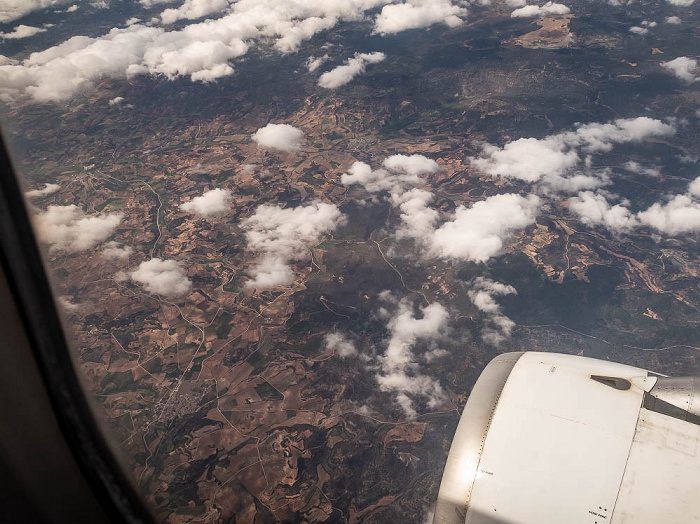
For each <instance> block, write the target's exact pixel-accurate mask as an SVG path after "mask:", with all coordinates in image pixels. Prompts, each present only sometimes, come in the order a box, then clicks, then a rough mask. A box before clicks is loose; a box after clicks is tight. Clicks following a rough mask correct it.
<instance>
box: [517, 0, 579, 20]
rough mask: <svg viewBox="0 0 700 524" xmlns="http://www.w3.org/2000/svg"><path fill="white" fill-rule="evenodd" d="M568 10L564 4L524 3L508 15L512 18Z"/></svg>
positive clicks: (545, 14) (560, 12) (552, 13)
mask: <svg viewBox="0 0 700 524" xmlns="http://www.w3.org/2000/svg"><path fill="white" fill-rule="evenodd" d="M569 12H570V10H569V8H568V7H566V6H565V5H564V4H555V3H554V2H547V3H546V4H544V5H542V6H538V5H526V6H525V7H521V8H519V9H516V10H515V11H513V12H512V13H511V14H510V16H511V17H513V18H533V17H535V16H549V15H565V14H568V13H569Z"/></svg>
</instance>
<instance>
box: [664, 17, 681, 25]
mask: <svg viewBox="0 0 700 524" xmlns="http://www.w3.org/2000/svg"><path fill="white" fill-rule="evenodd" d="M666 23H667V24H672V25H678V24H680V23H681V19H680V18H678V17H677V16H667V17H666Z"/></svg>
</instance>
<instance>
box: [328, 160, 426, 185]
mask: <svg viewBox="0 0 700 524" xmlns="http://www.w3.org/2000/svg"><path fill="white" fill-rule="evenodd" d="M439 169H440V166H439V165H438V163H437V162H435V160H432V159H430V158H428V157H425V156H422V155H393V156H390V157H388V158H387V159H386V160H384V162H383V163H382V168H380V169H372V168H371V166H370V165H369V164H366V163H364V162H355V163H354V164H353V165H352V166H351V167H350V169H348V172H347V173H343V174H342V175H341V177H340V183H341V184H343V185H344V186H352V185H360V186H362V187H364V188H365V190H366V191H369V192H370V193H376V192H378V191H383V190H388V191H391V192H392V193H401V192H403V191H404V190H405V189H406V188H407V187H409V186H411V185H418V184H424V183H425V181H424V180H423V178H421V177H422V176H423V175H429V174H432V173H437V171H438V170H439Z"/></svg>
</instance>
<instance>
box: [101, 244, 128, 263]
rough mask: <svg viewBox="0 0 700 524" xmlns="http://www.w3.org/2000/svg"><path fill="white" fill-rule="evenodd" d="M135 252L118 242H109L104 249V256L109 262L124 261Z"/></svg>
mask: <svg viewBox="0 0 700 524" xmlns="http://www.w3.org/2000/svg"><path fill="white" fill-rule="evenodd" d="M133 252H134V248H132V247H131V246H120V245H119V243H117V242H114V241H112V242H107V243H106V244H105V245H104V246H103V247H102V256H104V257H105V258H106V259H107V260H124V259H126V258H129V255H131V254H132V253H133Z"/></svg>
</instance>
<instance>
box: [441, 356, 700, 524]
mask: <svg viewBox="0 0 700 524" xmlns="http://www.w3.org/2000/svg"><path fill="white" fill-rule="evenodd" d="M699 382H700V381H698V380H696V379H695V378H692V377H681V378H669V377H663V376H660V375H657V374H654V373H651V372H649V371H647V370H644V369H640V368H635V367H632V366H626V365H623V364H616V363H613V362H607V361H601V360H595V359H590V358H584V357H576V356H571V355H561V354H555V353H536V352H528V353H507V354H504V355H500V356H499V357H496V358H495V359H494V360H492V361H491V363H490V364H489V365H488V366H487V367H486V369H485V370H484V372H483V373H482V374H481V376H480V377H479V380H478V381H477V383H476V385H475V386H474V389H473V391H472V393H471V395H470V397H469V401H468V402H467V405H466V407H465V409H464V412H463V414H462V418H461V419H460V422H459V426H458V427H457V431H456V433H455V436H454V439H453V441H452V446H451V448H450V453H449V455H448V458H447V463H446V465H445V471H444V473H443V477H442V483H441V485H440V492H439V495H438V501H437V505H436V508H435V517H434V519H433V524H465V523H466V524H497V523H500V524H622V523H630V524H631V523H634V524H663V523H668V524H679V523H690V522H700V496H699V494H700V445H699V444H700V443H699V440H700V401H697V400H696V399H697V398H698V397H700V388H699V387H698V386H700V383H699Z"/></svg>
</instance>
